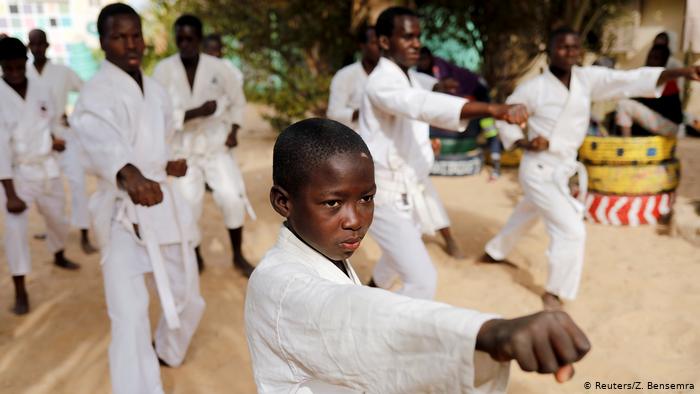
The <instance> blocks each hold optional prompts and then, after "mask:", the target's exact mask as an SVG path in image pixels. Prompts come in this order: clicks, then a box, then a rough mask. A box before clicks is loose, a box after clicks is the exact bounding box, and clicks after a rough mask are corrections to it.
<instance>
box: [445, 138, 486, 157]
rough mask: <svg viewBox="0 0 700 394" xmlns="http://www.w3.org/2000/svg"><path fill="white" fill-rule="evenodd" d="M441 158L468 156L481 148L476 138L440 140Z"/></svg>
mask: <svg viewBox="0 0 700 394" xmlns="http://www.w3.org/2000/svg"><path fill="white" fill-rule="evenodd" d="M439 140H440V156H446V155H460V154H462V155H463V154H466V153H468V152H471V151H473V150H474V149H477V148H478V147H479V144H478V143H477V141H476V138H439Z"/></svg>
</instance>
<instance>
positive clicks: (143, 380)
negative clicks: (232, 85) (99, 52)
mask: <svg viewBox="0 0 700 394" xmlns="http://www.w3.org/2000/svg"><path fill="white" fill-rule="evenodd" d="M71 125H72V126H73V129H74V130H75V132H76V135H77V137H78V139H79V140H80V143H81V144H82V146H83V147H84V148H85V152H86V153H87V155H88V159H89V164H90V167H89V168H90V170H92V171H94V172H95V173H96V174H97V176H98V178H99V185H98V191H97V192H96V193H95V194H94V195H93V196H92V197H91V198H90V214H91V219H92V221H93V229H94V230H95V235H96V238H97V240H98V242H99V243H100V247H101V253H102V264H103V267H102V272H103V276H104V282H105V297H106V300H107V310H108V313H109V317H110V319H111V322H112V342H111V344H110V348H109V361H110V373H111V377H112V388H113V391H114V393H116V394H120V393H128V394H136V393H149V394H150V393H162V392H163V389H162V387H161V383H160V370H159V366H158V359H157V358H156V352H157V354H158V357H160V358H161V359H162V360H164V361H165V362H166V363H168V364H169V365H171V366H178V365H180V364H181V363H182V361H183V359H184V357H185V353H186V351H187V347H188V346H189V343H190V341H191V339H192V335H193V334H194V331H195V329H196V328H197V325H198V324H199V321H200V319H201V316H202V313H203V311H204V300H203V299H202V297H201V296H200V294H199V283H198V275H197V266H196V261H195V257H194V245H193V244H192V240H193V239H194V234H193V233H192V231H191V229H192V228H193V227H194V226H193V224H194V223H193V221H192V217H191V212H190V209H189V207H188V206H187V203H186V202H185V200H184V199H183V198H182V197H181V196H180V195H179V194H178V193H177V191H176V190H174V188H171V186H170V184H169V182H168V179H167V176H166V173H165V167H166V163H167V161H168V160H169V157H170V155H169V146H168V144H167V140H168V139H169V138H170V137H171V136H172V133H173V127H172V110H171V107H170V102H169V99H168V97H167V93H166V92H165V91H164V90H163V89H162V87H161V86H160V85H159V84H158V83H156V82H155V81H154V80H152V79H151V78H149V77H147V76H145V75H144V76H143V92H142V91H141V89H140V88H139V86H138V84H137V83H136V81H134V79H133V78H132V77H131V76H129V75H128V74H126V73H125V72H124V71H122V70H121V69H119V68H118V67H116V66H115V65H113V64H112V63H110V62H108V61H105V62H103V63H102V66H101V68H100V70H99V72H98V73H97V74H96V75H95V77H94V78H93V79H91V80H90V81H89V82H87V83H86V84H85V87H84V88H83V90H82V91H81V94H80V99H79V100H78V103H77V104H76V107H75V111H74V112H73V114H72V116H71ZM129 163H130V164H132V165H134V166H135V167H137V168H138V169H139V170H140V171H141V172H142V173H143V175H144V176H145V177H146V178H148V179H151V180H154V181H156V182H159V183H160V187H161V190H162V191H163V201H162V202H161V203H160V204H157V205H154V206H152V207H148V208H146V207H143V206H136V205H135V204H133V203H132V202H131V199H130V198H129V196H128V195H127V194H126V192H125V191H123V190H121V189H120V188H119V186H118V185H117V173H118V171H119V170H120V169H121V168H123V167H124V166H125V165H126V164H129ZM135 224H136V225H138V231H139V233H138V234H139V235H138V236H137V234H136V232H135V227H134V225H135ZM151 271H152V272H153V274H154V278H155V282H156V286H157V290H158V294H159V296H160V301H161V305H162V307H163V312H164V314H163V315H164V317H163V318H161V319H160V322H159V323H158V329H157V331H156V336H155V346H156V352H154V351H153V347H152V346H151V331H150V324H149V319H148V291H147V289H146V285H145V282H144V277H143V274H144V273H146V272H151Z"/></svg>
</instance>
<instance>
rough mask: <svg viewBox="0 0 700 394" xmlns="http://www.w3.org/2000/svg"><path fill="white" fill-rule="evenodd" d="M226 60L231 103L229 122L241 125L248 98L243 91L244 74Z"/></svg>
mask: <svg viewBox="0 0 700 394" xmlns="http://www.w3.org/2000/svg"><path fill="white" fill-rule="evenodd" d="M221 61H222V62H226V64H224V66H225V68H226V76H227V89H226V91H227V92H228V95H229V99H230V104H229V108H228V109H229V116H228V119H229V122H230V123H231V124H237V125H239V126H241V125H242V124H243V115H244V113H245V106H246V99H245V92H244V91H243V74H242V73H241V72H240V70H238V69H237V68H236V67H235V66H234V65H233V64H228V60H221Z"/></svg>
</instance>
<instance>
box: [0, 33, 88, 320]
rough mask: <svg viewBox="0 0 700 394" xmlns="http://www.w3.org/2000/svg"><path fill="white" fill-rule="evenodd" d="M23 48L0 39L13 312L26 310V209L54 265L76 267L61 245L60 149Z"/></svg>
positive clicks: (1, 161)
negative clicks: (35, 217)
mask: <svg viewBox="0 0 700 394" xmlns="http://www.w3.org/2000/svg"><path fill="white" fill-rule="evenodd" d="M26 62H27V48H26V47H25V46H24V44H22V42H21V41H19V40H18V39H16V38H10V37H6V38H3V39H0V66H2V72H3V75H2V81H1V82H0V183H2V186H3V189H4V191H5V199H4V202H5V208H6V209H7V214H6V215H5V254H6V257H7V263H8V265H9V269H10V274H11V275H12V280H13V282H14V286H15V305H14V307H13V308H12V311H13V312H14V313H16V314H18V315H23V314H25V313H28V312H29V296H28V294H27V289H26V287H25V283H24V277H25V276H26V275H27V274H29V273H30V272H31V268H32V264H31V263H32V260H31V255H30V250H29V238H28V234H27V231H28V225H29V213H28V212H27V208H29V206H31V205H32V204H33V203H36V206H37V209H38V210H39V213H40V214H41V215H42V216H43V217H44V220H45V221H46V226H47V232H48V235H47V246H48V248H49V252H51V253H52V254H53V255H54V264H55V265H56V266H58V267H60V268H64V269H69V270H76V269H78V268H80V266H79V265H78V264H76V263H74V262H72V261H70V260H68V259H67V258H66V257H65V256H64V254H63V251H64V246H65V242H66V237H67V235H68V221H67V220H66V217H65V212H64V204H65V197H64V194H63V183H62V182H61V178H60V175H61V173H60V169H59V167H58V163H57V162H56V159H54V157H53V155H52V154H51V152H52V151H53V150H61V149H63V146H64V145H63V142H62V141H60V140H58V139H54V136H53V135H52V133H51V132H52V129H51V127H52V120H53V116H54V115H53V111H54V110H53V107H52V100H51V97H50V92H49V89H48V87H47V86H44V85H43V84H42V83H41V82H39V81H35V80H30V79H28V78H27V77H26Z"/></svg>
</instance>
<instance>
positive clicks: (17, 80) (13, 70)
mask: <svg viewBox="0 0 700 394" xmlns="http://www.w3.org/2000/svg"><path fill="white" fill-rule="evenodd" d="M0 65H2V72H3V76H2V78H3V79H4V80H5V81H6V82H7V83H8V84H10V85H13V86H15V85H19V84H22V83H24V81H25V80H26V76H25V75H26V74H25V71H26V66H27V59H26V58H18V59H8V60H4V61H3V62H1V63H0Z"/></svg>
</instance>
